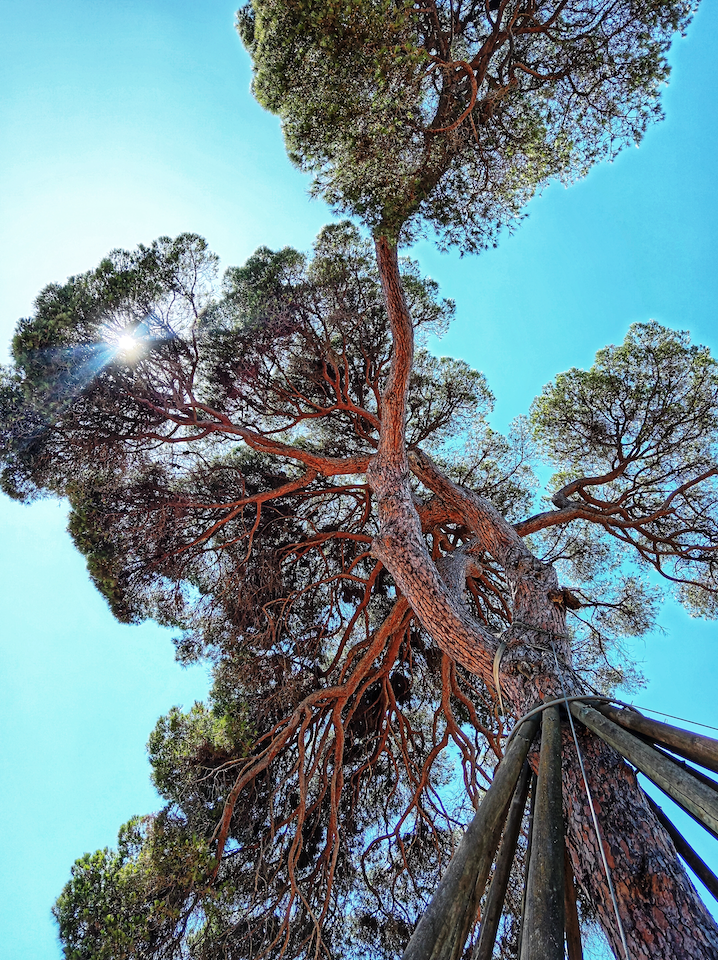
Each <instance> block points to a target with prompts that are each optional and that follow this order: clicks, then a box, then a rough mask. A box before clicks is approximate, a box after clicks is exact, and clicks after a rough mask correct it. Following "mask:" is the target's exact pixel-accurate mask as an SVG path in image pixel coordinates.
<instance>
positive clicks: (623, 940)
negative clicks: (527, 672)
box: [551, 641, 630, 960]
mask: <svg viewBox="0 0 718 960" xmlns="http://www.w3.org/2000/svg"><path fill="white" fill-rule="evenodd" d="M551 649H552V650H553V657H554V660H555V661H556V670H557V673H558V679H559V683H560V684H561V690H562V692H563V699H564V702H565V704H566V711H567V713H568V721H569V723H570V725H571V733H572V735H573V742H574V744H575V745H576V756H577V757H578V763H579V766H580V768H581V776H582V777H583V785H584V787H585V788H586V796H587V797H588V806H589V808H590V810H591V818H592V820H593V828H594V830H595V831H596V839H597V840H598V849H599V851H600V854H601V861H602V863H603V870H604V873H605V874H606V880H607V882H608V889H609V892H610V894H611V901H612V903H613V912H614V913H615V915H616V923H617V924H618V932H619V934H620V935H621V943H622V944H623V951H624V953H625V956H626V960H630V955H629V953H628V944H627V943H626V934H625V932H624V930H623V924H622V923H621V917H620V914H619V912H618V901H617V900H616V893H615V891H614V889H613V882H612V880H611V872H610V870H609V869H608V861H607V860H606V852H605V850H604V849H603V841H602V839H601V831H600V830H599V827H598V818H597V817H596V809H595V807H594V805H593V797H592V796H591V790H590V788H589V786H588V777H587V776H586V767H585V766H584V763H583V756H582V755H581V749H580V747H579V745H578V737H577V736H576V727H575V726H574V723H573V716H572V715H571V710H570V708H569V705H568V703H569V697H568V695H567V694H566V688H565V686H564V684H563V673H562V671H561V666H560V664H559V662H558V656H557V654H556V647H555V646H554V644H553V641H551ZM571 699H579V698H571ZM580 699H584V698H580Z"/></svg>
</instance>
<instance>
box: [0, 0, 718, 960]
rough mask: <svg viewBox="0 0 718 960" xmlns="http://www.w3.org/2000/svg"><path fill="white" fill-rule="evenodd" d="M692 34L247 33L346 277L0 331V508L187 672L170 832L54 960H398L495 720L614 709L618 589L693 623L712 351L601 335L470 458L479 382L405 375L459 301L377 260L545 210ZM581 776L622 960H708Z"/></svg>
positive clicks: (197, 269) (55, 297) (64, 928)
mask: <svg viewBox="0 0 718 960" xmlns="http://www.w3.org/2000/svg"><path fill="white" fill-rule="evenodd" d="M690 12H691V5H690V4H685V3H678V2H672V3H660V4H654V3H647V2H644V3H640V4H638V5H637V6H636V5H635V4H628V3H623V2H622V0H621V2H616V3H605V4H599V3H594V2H593V0H591V2H589V3H588V4H585V3H584V4H579V3H574V2H573V0H563V2H561V3H558V4H556V5H555V6H552V5H549V7H547V8H546V9H544V7H543V6H541V5H538V4H533V3H531V4H524V3H523V2H516V3H513V2H510V0H500V2H499V3H498V4H497V3H495V2H494V0H490V2H484V3H481V4H474V3H470V4H462V3H453V4H442V3H437V4H429V6H427V7H426V8H424V7H422V8H421V9H418V8H416V7H414V6H413V5H407V4H404V3H400V4H397V3H393V2H387V0H380V2H377V3H373V2H366V3H365V2H363V0H362V2H361V3H356V2H351V3H349V2H345V3H337V4H315V3H313V2H282V3H279V2H269V0H267V2H265V0H254V3H253V4H252V6H251V7H247V8H244V9H243V10H242V11H240V14H239V25H240V30H241V33H242V36H243V39H244V41H245V44H246V46H247V47H248V49H249V50H250V52H251V54H252V56H253V58H254V61H255V68H256V77H255V92H256V93H257V95H258V97H259V98H260V100H261V102H263V103H264V104H265V105H266V106H267V107H268V108H269V109H272V110H274V111H276V112H278V113H279V114H280V115H281V117H282V121H283V124H284V129H285V135H286V138H287V142H288V145H289V148H290V153H291V155H292V156H293V157H294V158H295V159H296V160H297V162H299V163H300V165H301V166H302V167H303V168H305V169H307V170H310V171H312V172H314V173H315V176H316V185H317V189H318V190H320V191H321V192H323V193H324V194H325V195H326V196H327V197H328V199H330V200H331V201H332V202H333V203H335V205H336V206H337V207H338V208H339V209H341V210H344V211H348V212H350V213H352V214H355V215H357V216H359V217H360V218H361V219H362V220H363V221H364V225H365V226H366V227H368V228H369V229H370V230H371V232H372V234H373V240H374V243H373V244H372V243H371V242H370V241H368V240H366V239H364V237H363V235H362V233H361V232H360V230H359V229H358V228H357V227H355V226H354V225H352V224H351V223H349V222H348V221H342V222H340V223H336V224H333V225H330V226H328V227H326V228H325V229H324V230H323V231H322V233H321V234H320V235H319V237H318V238H317V241H316V244H315V248H314V251H313V254H312V255H311V256H307V255H304V254H302V253H300V252H298V251H296V250H293V249H290V248H285V249H283V250H280V251H272V250H269V249H267V248H260V249H259V250H257V251H256V252H255V254H254V255H253V256H252V257H250V259H249V260H248V261H247V262H246V263H245V264H244V266H242V267H239V268H230V269H229V270H227V271H226V273H225V274H224V276H223V277H222V278H219V276H218V262H217V259H216V257H214V256H213V255H212V254H211V253H210V251H209V250H208V247H207V245H206V243H205V241H204V240H202V239H201V238H200V237H198V236H196V235H193V234H183V235H181V236H179V237H177V238H176V239H170V238H166V237H163V238H160V239H159V240H157V241H155V242H154V243H153V244H152V245H150V246H149V247H147V246H140V247H139V248H138V249H137V250H136V251H131V252H128V251H121V250H117V251H114V252H112V253H111V254H109V255H108V257H106V258H105V259H104V260H103V261H102V262H101V263H100V265H99V266H98V268H97V269H95V270H93V271H90V272H88V273H85V274H83V275H80V276H76V277H71V278H70V279H69V280H68V281H67V282H66V283H65V284H63V285H58V284H55V285H51V286H49V287H47V288H46V289H45V290H44V291H42V292H41V293H40V295H39V296H38V298H37V301H36V308H35V313H34V315H33V316H31V317H29V318H27V319H24V320H21V321H20V323H19V325H18V329H17V333H16V335H15V338H14V341H13V364H12V366H10V367H9V368H7V369H6V370H5V371H4V372H3V374H2V381H1V383H0V420H1V421H2V424H3V432H2V441H1V443H2V446H0V457H2V461H3V465H4V470H3V475H2V484H3V489H4V490H5V491H6V492H7V493H8V494H9V495H10V496H13V497H16V498H18V499H21V500H32V499H33V498H35V497H37V496H42V495H46V494H50V495H53V496H57V497H64V498H67V500H68V501H69V503H70V505H71V514H70V521H69V531H70V534H71V536H72V538H73V540H74V542H75V544H76V545H77V547H78V549H79V550H80V551H81V552H82V553H83V554H84V555H85V557H86V558H87V564H88V570H89V573H90V575H91V577H92V578H93V580H94V582H95V584H96V585H97V587H98V589H99V590H100V591H101V592H102V593H103V594H104V596H105V597H106V598H107V600H108V603H109V605H110V608H111V609H112V611H113V613H114V614H115V616H116V617H117V618H119V619H120V620H122V621H126V622H133V621H138V620H142V619H145V618H153V619H154V620H156V621H158V622H159V623H161V624H165V625H169V626H171V627H172V628H173V629H174V631H175V632H176V635H177V652H178V656H179V658H180V659H181V660H183V661H185V662H189V661H192V660H197V659H199V658H202V657H206V658H208V659H209V660H210V661H211V662H212V663H213V670H214V686H213V689H212V692H211V695H210V698H209V700H208V702H207V703H205V704H196V705H195V706H194V707H193V708H192V709H191V710H189V711H187V712H184V713H183V712H181V711H180V710H178V709H174V710H172V711H171V712H170V713H169V714H168V715H167V716H165V717H163V718H161V719H160V721H159V722H158V724H157V727H156V728H155V730H154V732H153V733H152V735H151V738H150V743H149V750H150V759H151V763H152V767H153V779H154V782H155V785H156V787H157V789H158V790H159V792H160V794H161V795H162V797H163V798H164V800H165V801H166V805H165V807H164V808H163V809H162V810H161V811H160V812H159V813H157V814H155V815H152V816H147V817H142V818H137V819H135V820H133V821H131V822H130V823H128V824H127V825H125V826H124V827H123V828H122V830H121V831H120V835H119V840H118V848H117V850H116V851H110V850H104V851H99V852H97V853H96V854H94V855H89V854H88V855H86V856H85V857H83V858H82V859H81V860H78V861H77V862H76V864H75V866H74V868H73V874H72V878H71V880H70V881H69V883H68V884H67V886H66V887H65V890H64V891H63V893H62V894H61V896H60V898H59V899H58V901H57V904H56V906H55V915H56V918H57V920H58V923H59V926H60V935H61V938H62V940H63V943H64V946H65V953H66V956H67V957H68V958H72V960H82V958H88V960H89V958H91V957H92V958H96V957H99V958H105V957H106V958H108V960H109V958H115V957H118V958H122V957H128V958H129V957H137V956H142V957H144V956H147V957H157V958H162V957H167V958H170V957H195V958H214V957H220V956H221V957H237V958H239V957H264V956H266V957H305V956H306V957H309V956H322V955H323V956H326V957H336V958H339V957H349V956H367V957H368V956H371V957H376V956H385V957H387V958H388V957H396V956H397V955H399V954H400V953H401V952H402V951H403V949H404V947H405V946H406V943H407V940H408V938H409V936H410V934H411V931H412V929H413V928H414V926H415V924H416V922H417V920H418V918H419V916H420V915H421V913H422V911H423V909H424V907H425V905H426V902H427V900H428V899H429V898H430V896H431V893H432V891H433V889H434V887H435V885H436V882H437V879H438V878H439V876H440V875H441V873H442V872H443V870H444V868H445V866H446V864H447V862H448V860H449V859H450V857H451V854H452V852H453V850H454V847H455V845H456V839H457V836H458V834H459V832H460V829H461V827H462V825H463V824H465V822H466V820H467V818H468V816H469V814H470V812H471V811H472V810H473V809H474V807H475V806H476V805H477V804H478V802H479V800H480V798H481V796H482V794H483V792H484V790H485V788H486V787H487V786H488V784H489V783H490V782H491V779H492V775H493V770H494V767H495V765H496V762H497V760H499V759H500V758H501V756H502V754H503V749H504V746H505V739H504V738H505V736H506V734H507V733H508V732H509V729H510V727H511V726H512V725H513V724H514V722H515V721H516V720H517V719H518V718H519V717H521V716H522V715H523V714H525V712H526V711H527V710H528V709H529V708H530V707H531V706H532V705H533V704H535V703H536V702H537V701H546V700H549V699H551V697H555V696H557V695H559V694H560V692H561V691H562V690H563V691H564V693H565V691H566V689H567V690H568V692H569V693H570V694H572V695H582V694H586V693H590V692H596V691H598V692H600V693H603V694H610V693H611V692H613V691H614V690H615V688H616V686H617V684H619V683H624V684H630V683H631V682H635V681H636V679H637V677H636V674H635V670H634V668H633V666H632V664H631V663H630V662H628V661H627V660H626V658H625V656H623V654H622V651H621V640H622V638H625V637H626V636H630V635H640V634H641V633H643V632H645V631H646V630H647V629H648V628H649V627H650V626H651V624H652V623H653V622H654V618H655V613H656V609H657V605H658V598H659V589H658V588H657V587H656V582H655V580H651V579H650V576H653V575H656V574H660V575H662V576H663V577H665V578H666V579H667V581H668V582H669V583H670V584H672V585H673V587H674V588H675V590H676V594H677V596H678V598H679V599H680V600H681V601H682V602H683V603H685V604H686V605H687V606H688V607H689V609H690V610H691V611H692V612H694V613H700V614H703V615H713V614H714V613H715V604H716V601H715V597H716V587H717V586H718V584H717V583H716V566H715V563H716V550H718V527H717V525H718V515H717V513H716V499H715V498H716V483H715V477H716V475H717V474H718V462H717V461H716V436H717V432H716V427H717V426H718V424H717V423H716V409H718V406H717V401H718V368H717V367H716V362H715V361H714V360H713V358H712V357H711V356H710V354H709V352H708V351H707V350H706V349H705V348H702V347H696V346H693V345H691V343H690V339H689V336H688V334H687V333H680V332H675V331H673V330H670V329H668V328H666V327H662V326H660V325H659V324H657V323H655V322H650V323H643V324H634V325H633V326H632V327H631V329H630V330H629V333H628V335H627V337H626V339H625V341H624V343H623V344H621V345H616V346H610V347H606V348H605V349H604V350H602V351H600V352H599V354H598V355H597V357H596V362H595V364H594V366H593V367H592V368H591V369H590V370H588V371H584V370H576V369H573V370H570V371H568V372H567V373H565V374H562V375H559V376H557V377H556V378H555V380H554V381H553V382H551V383H550V384H548V385H547V386H546V387H545V389H544V391H543V393H542V395H541V396H540V397H538V398H537V400H536V401H535V403H534V405H533V408H532V409H531V411H530V412H529V414H528V415H527V416H526V417H522V418H519V419H518V420H517V421H516V422H515V424H514V425H513V427H512V429H511V430H510V432H509V433H508V435H506V436H503V435H501V434H500V433H498V432H496V431H495V430H493V429H492V428H491V427H490V426H489V423H488V419H487V418H488V415H489V414H490V412H491V408H492V401H493V397H492V394H491V391H490V389H489V386H488V384H487V383H486V381H485V378H484V377H483V376H482V375H481V374H480V373H478V372H476V371H474V370H472V369H471V368H470V367H469V366H468V365H467V364H466V363H465V362H463V361H461V360H454V359H450V358H437V357H436V356H434V355H432V353H431V352H430V351H429V349H428V344H429V340H428V336H429V335H430V334H437V333H440V332H441V331H442V329H444V328H445V326H446V324H447V323H448V322H449V321H450V320H451V317H452V315H453V309H454V308H453V304H452V303H451V302H450V301H447V300H442V299H441V298H440V296H439V292H438V288H437V285H436V284H435V283H434V282H433V281H431V280H429V279H427V278H425V277H424V276H422V274H421V272H420V270H419V268H418V266H417V264H416V263H415V262H413V261H412V260H410V259H408V258H406V257H400V256H399V254H398V250H397V243H398V240H399V239H403V240H405V239H407V238H408V237H410V236H412V235H413V233H414V232H415V230H416V229H418V228H419V227H420V226H421V223H426V224H430V225H432V226H433V227H434V228H436V229H437V231H438V232H439V234H441V235H443V238H444V240H445V241H446V242H454V241H457V240H459V241H460V242H461V243H462V244H463V245H464V249H472V248H476V247H480V246H482V245H484V244H485V243H486V242H488V241H489V240H491V239H492V238H493V237H494V236H495V233H496V230H497V229H498V227H499V226H500V225H501V224H503V223H507V222H510V221H511V220H512V219H515V218H516V216H517V215H518V213H519V211H520V209H521V206H522V205H523V203H524V202H525V200H526V199H527V198H528V197H530V196H531V194H532V193H533V192H534V190H535V189H536V188H537V187H538V186H540V184H541V183H543V182H545V181H546V180H547V179H548V178H549V177H553V176H562V177H571V176H575V175H578V174H580V173H582V172H584V171H585V169H586V168H587V165H588V164H590V163H591V162H592V161H593V160H595V159H596V158H598V157H600V156H606V155H610V154H611V152H612V151H614V150H615V149H617V148H618V147H619V146H620V145H621V144H623V143H625V142H628V141H630V140H634V139H636V138H638V137H640V134H641V132H642V130H643V128H644V126H645V124H646V122H647V121H648V119H649V118H650V117H652V116H655V115H656V114H657V112H658V107H657V100H656V97H657V91H658V87H659V85H660V83H661V81H662V80H663V79H665V76H666V70H667V68H666V63H665V56H666V52H667V44H668V41H669V38H670V36H671V34H672V32H674V31H675V30H676V29H680V28H682V27H684V26H685V24H686V22H687V19H688V16H689V14H690ZM546 464H549V465H552V466H553V467H554V468H555V469H556V473H555V474H554V476H553V478H552V479H551V481H550V483H549V486H548V489H547V490H546V492H545V496H544V498H543V500H542V499H541V493H540V490H539V483H538V480H537V477H538V475H539V472H538V468H539V467H540V466H541V465H546ZM583 746H584V748H585V750H586V756H587V763H588V766H589V769H590V771H591V773H592V776H593V777H594V779H595V785H596V789H597V791H598V793H599V799H600V803H601V806H602V808H603V816H604V820H603V829H604V830H605V838H606V842H607V844H608V846H609V849H616V850H618V849H621V850H623V849H624V848H625V849H626V851H627V852H626V854H625V856H624V857H622V858H619V861H618V862H616V863H615V864H614V867H613V868H614V870H615V875H614V882H615V886H616V888H617V889H618V890H619V892H620V909H621V914H622V918H623V923H624V925H625V926H626V928H627V930H628V936H629V940H630V943H631V947H632V949H635V951H636V956H642V955H645V947H646V944H647V943H651V944H652V947H651V950H652V952H653V955H654V956H657V957H665V958H666V960H668V958H669V957H673V956H676V955H678V951H680V950H682V949H684V947H685V944H686V943H688V942H689V941H690V938H691V937H693V938H694V939H695V940H696V942H700V943H701V944H703V947H702V949H703V954H702V955H703V956H711V957H713V956H716V957H718V931H716V927H715V924H714V923H713V921H712V920H711V919H710V917H709V915H708V914H707V911H706V910H705V908H704V907H703V905H702V904H701V903H700V901H699V900H698V898H697V896H696V894H695V891H694V890H693V889H692V887H691V886H690V883H689V881H688V879H687V877H686V875H685V872H684V871H683V870H682V868H681V867H680V865H679V864H678V863H677V862H676V860H675V855H674V852H673V853H671V848H670V841H669V840H668V839H667V838H666V836H665V835H664V834H663V833H662V831H661V829H660V828H659V827H658V825H657V821H656V819H655V815H654V814H653V813H652V812H651V809H650V807H649V806H648V805H647V803H646V801H645V798H644V797H643V795H642V793H641V791H640V790H639V788H638V787H637V784H636V781H635V776H634V775H633V773H632V771H631V770H630V769H629V768H628V767H626V765H625V764H623V763H622V762H621V761H620V760H619V758H618V757H617V756H616V755H615V754H612V753H611V752H610V751H609V750H606V749H604V748H601V747H600V746H597V745H596V743H594V742H592V741H589V740H586V739H584V744H583ZM577 769H578V768H577V764H576V762H575V759H574V757H573V755H571V756H569V754H568V753H567V752H565V754H564V776H565V778H566V780H567V782H568V784H569V785H570V786H571V787H572V789H571V790H570V791H569V793H568V794H567V795H566V796H565V803H564V816H565V819H566V822H567V845H568V851H569V856H570V859H571V861H572V863H573V871H574V873H575V875H576V879H577V883H578V886H579V898H580V902H581V910H582V915H583V918H584V919H585V920H586V921H591V920H593V919H597V920H598V921H599V922H600V924H601V925H602V926H603V928H604V929H605V930H606V933H607V935H608V936H609V938H610V939H611V942H612V943H613V944H614V946H615V945H616V944H617V943H618V942H619V941H618V930H617V927H616V925H615V922H614V920H613V918H612V916H611V915H610V911H609V909H608V894H607V890H606V887H605V882H604V879H603V876H602V874H601V871H600V867H599V865H598V849H597V846H596V844H594V842H593V840H591V839H590V838H589V832H588V829H587V823H588V813H587V810H586V809H584V808H583V807H581V805H580V803H579V801H578V800H577V798H578V796H579V787H578V782H579V781H578V773H577ZM573 788H575V789H573ZM626 838H627V839H626ZM525 847H526V844H525V839H524V840H522V841H521V842H520V851H519V860H520V859H521V856H522V855H523V852H524V851H525ZM512 883H513V901H514V902H513V913H512V912H511V910H510V911H509V916H508V917H507V919H506V921H505V923H504V927H503V930H502V938H503V939H502V945H501V949H502V950H506V951H507V952H508V954H509V955H510V951H511V950H514V951H515V944H516V936H517V925H516V923H515V922H514V920H515V919H516V917H515V915H516V914H517V913H518V911H519V909H520V904H519V901H520V895H519V892H518V891H519V888H520V885H521V878H520V875H519V872H518V867H517V868H515V870H514V876H513V881H512ZM657 904H660V915H661V917H664V918H666V917H667V918H668V921H667V922H666V923H663V922H662V921H661V920H660V918H657V915H656V912H655V907H656V905H657ZM475 933H476V931H474V932H473V934H472V936H475ZM642 949H644V953H643V954H641V953H640V950H642ZM686 955H688V954H686ZM690 955H691V956H692V955H693V954H690Z"/></svg>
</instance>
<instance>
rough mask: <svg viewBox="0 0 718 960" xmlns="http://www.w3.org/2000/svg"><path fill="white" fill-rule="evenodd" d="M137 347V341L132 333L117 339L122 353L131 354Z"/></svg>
mask: <svg viewBox="0 0 718 960" xmlns="http://www.w3.org/2000/svg"><path fill="white" fill-rule="evenodd" d="M136 346H137V341H136V340H135V338H134V337H133V336H132V334H131V333H124V334H123V335H122V336H121V337H118V339H117V349H118V350H120V351H122V353H129V352H131V351H132V350H134V349H135V347H136Z"/></svg>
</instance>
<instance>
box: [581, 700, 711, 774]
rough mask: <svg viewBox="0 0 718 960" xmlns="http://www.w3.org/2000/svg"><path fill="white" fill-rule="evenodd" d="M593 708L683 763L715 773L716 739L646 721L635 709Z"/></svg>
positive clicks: (668, 724)
mask: <svg viewBox="0 0 718 960" xmlns="http://www.w3.org/2000/svg"><path fill="white" fill-rule="evenodd" d="M597 709H598V710H600V712H601V713H602V714H603V715H604V716H605V717H608V719H609V720H613V722H614V723H618V724H620V726H622V727H624V728H625V729H626V730H632V731H633V732H634V733H638V734H641V736H644V737H648V738H649V739H650V740H655V741H656V743H660V744H662V745H663V746H664V747H668V749H669V750H673V751H674V753H679V754H680V755H681V756H682V757H685V758H686V760H692V761H693V763H697V764H698V766H700V767H705V768H706V769H707V770H712V771H713V772H714V773H718V740H713V739H712V738H711V737H706V736H704V735H703V734H701V733H693V732H692V731H690V730H682V729H681V728H680V727H674V726H671V724H670V723H661V722H660V721H658V720H650V719H649V718H648V717H644V716H643V714H642V713H639V712H638V710H625V709H620V708H619V707H614V706H612V705H611V704H607V703H602V704H599V705H598V706H597Z"/></svg>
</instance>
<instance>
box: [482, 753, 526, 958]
mask: <svg viewBox="0 0 718 960" xmlns="http://www.w3.org/2000/svg"><path fill="white" fill-rule="evenodd" d="M530 781H531V767H529V765H528V763H527V762H526V761H524V766H523V770H522V771H521V776H520V777H519V782H518V783H517V784H516V790H515V791H514V796H513V799H512V800H511V806H510V807H509V815H508V817H507V819H506V827H505V828H504V835H503V838H502V840H501V847H500V849H499V855H498V858H497V860H496V867H495V868H494V875H493V877H492V878H491V883H490V884H489V894H488V898H487V900H486V907H485V909H484V912H483V915H482V917H481V933H480V934H479V941H478V943H477V944H476V948H475V949H474V954H473V957H472V960H491V955H492V953H493V951H494V943H495V942H496V932H497V930H498V929H499V921H500V920H501V911H502V910H503V906H504V900H505V898H506V888H507V886H508V883H509V874H510V873H511V864H512V863H513V862H514V855H515V853H516V844H517V843H518V839H519V833H520V832H521V823H522V821H523V818H524V808H525V807H526V797H527V796H528V792H529V783H530Z"/></svg>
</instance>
